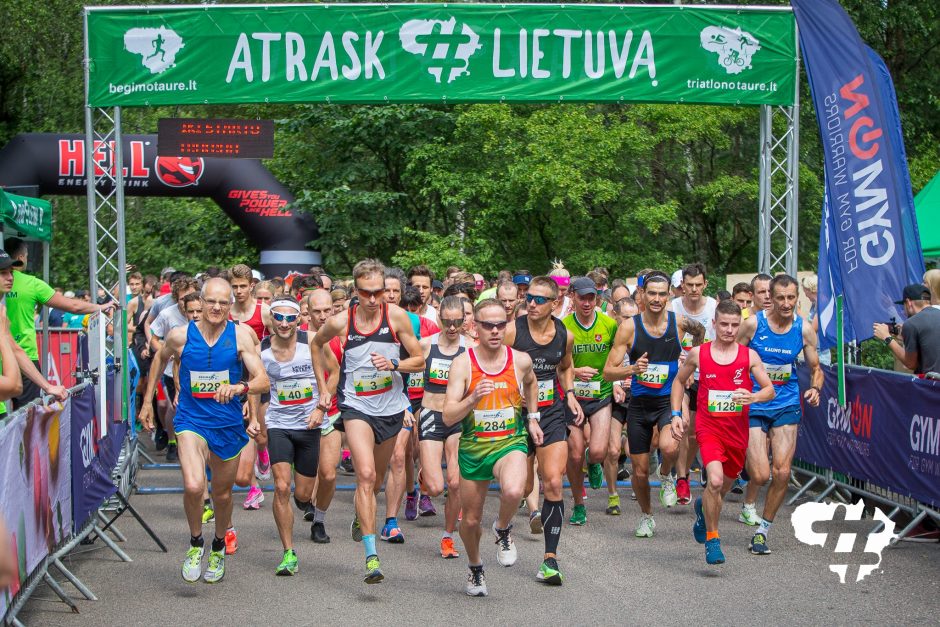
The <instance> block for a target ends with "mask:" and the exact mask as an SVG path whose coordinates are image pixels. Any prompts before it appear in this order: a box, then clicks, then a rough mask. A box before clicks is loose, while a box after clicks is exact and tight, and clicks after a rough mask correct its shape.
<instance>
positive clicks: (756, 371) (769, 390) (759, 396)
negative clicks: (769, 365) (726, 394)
mask: <svg viewBox="0 0 940 627" xmlns="http://www.w3.org/2000/svg"><path fill="white" fill-rule="evenodd" d="M748 355H749V356H750V360H751V376H753V377H754V380H755V381H757V385H759V386H760V391H758V392H752V391H751V389H750V388H739V389H737V390H736V391H735V396H734V398H735V400H736V401H737V402H739V403H741V404H742V405H750V404H751V403H766V402H768V401H772V400H773V399H774V397H775V396H776V395H777V392H776V391H774V384H773V383H771V382H770V377H769V376H768V375H767V370H766V369H765V368H764V362H763V361H761V358H760V356H759V355H758V354H757V351H755V350H754V349H753V348H751V349H748Z"/></svg>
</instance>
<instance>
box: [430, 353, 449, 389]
mask: <svg viewBox="0 0 940 627" xmlns="http://www.w3.org/2000/svg"><path fill="white" fill-rule="evenodd" d="M452 361H453V360H452V359H438V358H437V357H434V358H432V359H431V368H430V370H428V381H430V382H431V383H434V384H435V385H447V382H448V381H450V364H451V362H452Z"/></svg>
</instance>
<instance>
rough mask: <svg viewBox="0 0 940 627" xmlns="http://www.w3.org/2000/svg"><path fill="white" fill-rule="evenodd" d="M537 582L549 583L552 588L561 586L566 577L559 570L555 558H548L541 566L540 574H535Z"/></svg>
mask: <svg viewBox="0 0 940 627" xmlns="http://www.w3.org/2000/svg"><path fill="white" fill-rule="evenodd" d="M535 580H536V581H541V582H542V583H547V584H548V585H550V586H560V585H561V582H562V581H563V580H564V577H562V576H561V572H560V571H559V570H558V562H557V561H555V558H554V557H547V558H545V561H544V562H542V565H541V566H539V572H537V573H535Z"/></svg>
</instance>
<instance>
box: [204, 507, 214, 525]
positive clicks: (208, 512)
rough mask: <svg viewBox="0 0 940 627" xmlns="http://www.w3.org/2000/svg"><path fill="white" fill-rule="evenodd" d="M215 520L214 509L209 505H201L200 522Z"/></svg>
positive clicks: (205, 522) (206, 522) (205, 523)
mask: <svg viewBox="0 0 940 627" xmlns="http://www.w3.org/2000/svg"><path fill="white" fill-rule="evenodd" d="M214 521H215V510H214V509H212V506H211V505H208V504H206V505H203V506H202V524H204V525H207V524H209V523H211V522H214Z"/></svg>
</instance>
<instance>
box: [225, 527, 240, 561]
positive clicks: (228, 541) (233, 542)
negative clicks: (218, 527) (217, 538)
mask: <svg viewBox="0 0 940 627" xmlns="http://www.w3.org/2000/svg"><path fill="white" fill-rule="evenodd" d="M237 550H238V534H237V533H236V532H235V527H232V528H231V529H229V530H228V531H226V532H225V554H226V555H235V551H237Z"/></svg>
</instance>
